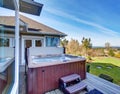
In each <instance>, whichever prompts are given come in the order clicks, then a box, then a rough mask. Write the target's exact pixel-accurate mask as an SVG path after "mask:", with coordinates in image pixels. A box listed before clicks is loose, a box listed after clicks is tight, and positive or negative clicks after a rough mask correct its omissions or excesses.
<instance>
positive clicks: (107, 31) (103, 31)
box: [45, 8, 120, 36]
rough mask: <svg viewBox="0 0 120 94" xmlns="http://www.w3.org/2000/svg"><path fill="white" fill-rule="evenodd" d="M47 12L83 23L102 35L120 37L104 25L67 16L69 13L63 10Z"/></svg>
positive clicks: (50, 9) (49, 10) (47, 10)
mask: <svg viewBox="0 0 120 94" xmlns="http://www.w3.org/2000/svg"><path fill="white" fill-rule="evenodd" d="M45 11H46V12H49V13H52V14H54V15H57V16H61V17H64V18H69V19H71V20H74V21H77V22H79V23H83V24H86V25H89V26H92V27H94V28H96V29H98V30H99V31H100V32H101V33H104V34H107V35H111V36H118V35H120V33H118V32H116V31H114V30H111V29H109V28H106V27H104V26H102V25H99V24H96V23H93V22H90V21H87V20H83V19H80V18H77V17H75V16H73V15H70V14H67V13H65V12H63V11H61V10H56V9H53V8H46V9H45Z"/></svg>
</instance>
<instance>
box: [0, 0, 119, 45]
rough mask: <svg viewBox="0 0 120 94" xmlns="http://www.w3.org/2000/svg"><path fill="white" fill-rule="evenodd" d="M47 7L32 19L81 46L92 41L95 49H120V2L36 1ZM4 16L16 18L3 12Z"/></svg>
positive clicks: (111, 0)
mask: <svg viewBox="0 0 120 94" xmlns="http://www.w3.org/2000/svg"><path fill="white" fill-rule="evenodd" d="M35 1H37V2H40V3H42V4H44V6H43V10H42V12H41V15H40V16H39V17H37V16H33V15H29V14H24V13H21V14H23V15H25V16H27V17H29V18H32V19H34V20H36V21H39V22H41V23H43V24H45V25H48V26H50V27H52V28H55V29H57V30H59V31H61V32H64V33H66V34H67V35H68V36H67V37H66V38H67V39H68V40H70V39H71V38H73V39H77V40H79V41H80V42H81V40H82V38H83V37H86V38H91V40H92V41H91V42H92V44H93V46H104V45H105V43H106V42H109V43H110V44H111V46H120V5H119V4H120V0H35ZM0 15H14V12H13V11H10V10H7V9H3V8H0Z"/></svg>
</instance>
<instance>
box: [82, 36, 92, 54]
mask: <svg viewBox="0 0 120 94" xmlns="http://www.w3.org/2000/svg"><path fill="white" fill-rule="evenodd" d="M81 42H82V47H83V48H84V49H85V56H87V55H88V49H89V48H92V44H91V43H90V42H91V39H90V38H88V39H87V38H84V37H83V39H82V41H81Z"/></svg>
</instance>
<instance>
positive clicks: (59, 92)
mask: <svg viewBox="0 0 120 94" xmlns="http://www.w3.org/2000/svg"><path fill="white" fill-rule="evenodd" d="M55 93H56V94H64V93H63V92H62V91H60V90H59V89H56V90H55Z"/></svg>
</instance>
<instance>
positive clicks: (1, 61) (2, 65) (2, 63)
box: [0, 57, 14, 72]
mask: <svg viewBox="0 0 120 94" xmlns="http://www.w3.org/2000/svg"><path fill="white" fill-rule="evenodd" d="M13 60H14V58H12V57H6V58H0V72H3V71H5V69H6V68H7V67H8V66H9V65H10V64H11V63H12V62H13Z"/></svg>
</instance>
